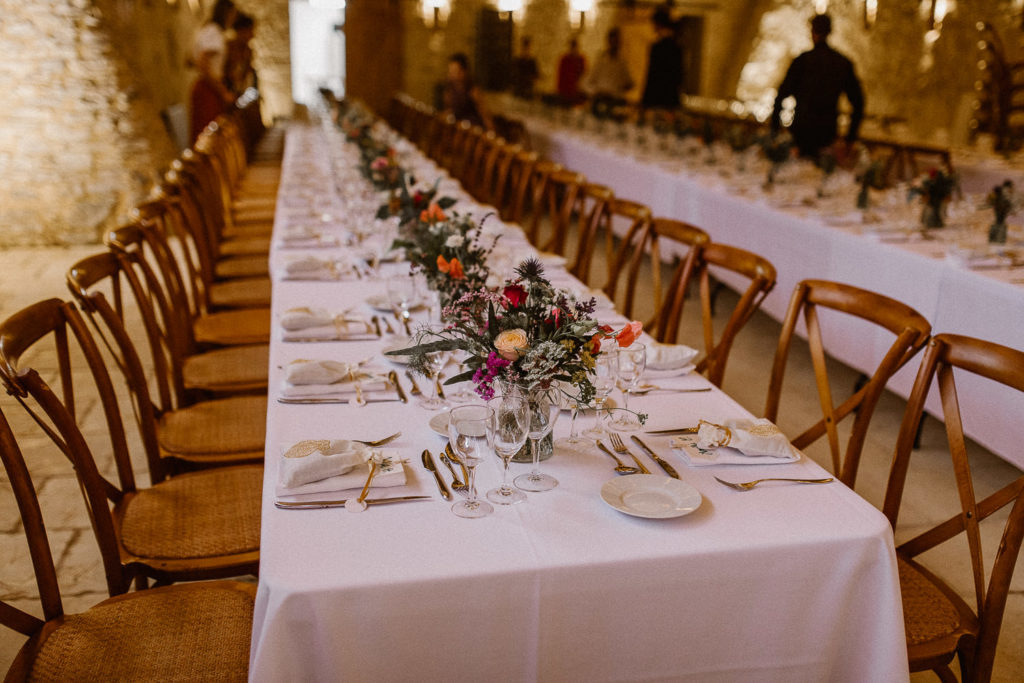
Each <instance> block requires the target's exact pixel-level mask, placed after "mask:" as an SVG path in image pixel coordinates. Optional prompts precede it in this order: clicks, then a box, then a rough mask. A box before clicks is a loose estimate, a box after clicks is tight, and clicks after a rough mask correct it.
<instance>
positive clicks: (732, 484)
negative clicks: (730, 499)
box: [715, 477, 833, 491]
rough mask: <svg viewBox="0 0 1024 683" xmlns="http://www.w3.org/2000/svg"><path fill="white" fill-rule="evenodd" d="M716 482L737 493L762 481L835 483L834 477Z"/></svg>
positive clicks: (773, 478)
mask: <svg viewBox="0 0 1024 683" xmlns="http://www.w3.org/2000/svg"><path fill="white" fill-rule="evenodd" d="M715 481H717V482H718V483H719V484H725V485H726V486H728V487H729V488H731V489H736V490H737V491H749V490H750V489H752V488H754V487H755V486H757V485H758V484H760V483H761V482H762V481H790V482H793V483H795V484H827V483H829V482H830V481H833V479H832V477H829V478H828V479H787V478H785V477H766V478H765V479H755V480H754V481H725V480H724V479H719V478H718V477H715Z"/></svg>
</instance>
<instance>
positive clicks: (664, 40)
mask: <svg viewBox="0 0 1024 683" xmlns="http://www.w3.org/2000/svg"><path fill="white" fill-rule="evenodd" d="M651 22H652V23H653V24H654V30H655V31H656V32H657V34H658V40H657V42H655V43H654V44H653V45H651V56H650V60H649V61H648V63H647V83H646V85H645V86H644V94H643V99H642V100H641V102H640V104H641V106H642V107H643V108H644V109H669V110H675V109H678V108H679V92H680V90H681V89H682V87H683V50H682V48H680V47H679V43H678V42H676V28H675V26H674V25H673V23H672V17H670V16H669V13H668V10H667V9H665V8H664V7H659V8H658V9H656V10H655V11H654V15H653V16H652V17H651Z"/></svg>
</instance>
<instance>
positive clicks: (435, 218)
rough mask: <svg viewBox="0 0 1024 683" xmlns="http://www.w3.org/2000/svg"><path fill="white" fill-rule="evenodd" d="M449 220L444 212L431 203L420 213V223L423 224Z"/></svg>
mask: <svg viewBox="0 0 1024 683" xmlns="http://www.w3.org/2000/svg"><path fill="white" fill-rule="evenodd" d="M446 220H448V217H447V216H445V215H444V211H442V210H441V207H440V206H438V205H437V204H435V203H433V202H431V204H430V206H428V207H427V208H426V209H424V210H423V211H420V222H421V223H440V222H441V221H446Z"/></svg>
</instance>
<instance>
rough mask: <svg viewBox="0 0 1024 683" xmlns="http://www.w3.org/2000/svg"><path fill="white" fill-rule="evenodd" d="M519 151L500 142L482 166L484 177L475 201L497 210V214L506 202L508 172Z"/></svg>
mask: <svg viewBox="0 0 1024 683" xmlns="http://www.w3.org/2000/svg"><path fill="white" fill-rule="evenodd" d="M520 151H522V148H520V147H519V145H510V144H508V143H507V142H505V141H504V140H501V141H499V144H498V145H497V147H496V148H495V149H494V151H493V152H492V153H491V158H490V159H489V160H488V162H487V164H485V166H484V175H483V178H482V179H481V182H480V189H479V192H480V195H479V197H477V199H479V200H480V201H481V202H483V203H485V204H490V205H491V206H493V207H494V208H495V209H498V210H499V213H500V212H501V211H500V209H501V206H502V204H503V203H504V202H505V201H506V200H505V196H506V194H508V192H509V187H508V185H509V182H508V177H509V175H508V174H509V170H510V169H511V167H512V162H513V161H514V160H515V158H516V155H517V154H519V152H520Z"/></svg>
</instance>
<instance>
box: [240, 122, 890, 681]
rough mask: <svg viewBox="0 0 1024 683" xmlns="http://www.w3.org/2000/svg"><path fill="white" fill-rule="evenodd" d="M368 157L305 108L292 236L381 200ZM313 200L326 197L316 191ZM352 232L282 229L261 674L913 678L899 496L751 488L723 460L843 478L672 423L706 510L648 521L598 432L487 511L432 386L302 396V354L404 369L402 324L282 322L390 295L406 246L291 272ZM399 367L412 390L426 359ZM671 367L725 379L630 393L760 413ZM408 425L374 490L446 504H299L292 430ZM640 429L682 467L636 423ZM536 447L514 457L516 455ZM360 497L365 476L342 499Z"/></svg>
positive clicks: (677, 463)
mask: <svg viewBox="0 0 1024 683" xmlns="http://www.w3.org/2000/svg"><path fill="white" fill-rule="evenodd" d="M405 153H406V154H411V152H409V151H408V150H405ZM350 160H351V151H350V150H347V149H346V148H345V145H344V142H343V139H342V136H341V135H340V134H339V133H338V132H337V131H336V130H334V129H332V128H329V127H324V128H321V127H317V126H310V125H295V126H293V127H292V128H291V129H290V130H289V132H288V137H287V144H286V150H285V159H284V172H283V177H282V187H281V194H280V198H279V208H278V214H277V219H276V220H277V225H276V234H278V235H280V232H281V229H282V227H283V226H284V225H285V224H286V223H287V222H288V221H289V220H295V219H296V216H297V215H299V214H300V213H304V214H306V215H307V216H314V217H317V220H322V221H323V224H324V225H328V224H329V223H330V220H331V219H332V217H333V218H334V219H338V218H339V216H340V215H341V214H345V213H346V207H351V206H352V205H353V204H355V203H358V200H359V199H358V195H359V194H360V192H359V191H358V190H357V189H356V188H354V185H356V184H358V183H357V182H356V181H355V180H352V179H351V178H350V177H348V176H346V177H344V178H340V177H338V176H337V173H338V172H339V164H343V163H344V162H346V161H350ZM332 174H334V175H333V176H332ZM332 177H333V178H336V179H337V182H335V181H332V180H331V178H332ZM356 180H359V179H356ZM303 187H305V188H306V190H305V191H304V190H303ZM303 198H305V199H304V201H305V202H306V203H308V209H312V210H311V211H310V210H308V209H307V210H306V211H303V210H302V206H303ZM364 199H365V196H364ZM460 202H462V203H463V206H467V207H469V208H470V209H471V210H474V211H479V209H478V208H475V207H473V206H472V204H471V203H469V202H468V201H463V200H460ZM364 206H365V202H364ZM350 218H353V217H352V216H351V215H348V216H346V219H350ZM354 219H355V220H359V218H358V217H355V218H354ZM505 230H506V234H505V236H504V237H503V238H502V240H503V241H505V248H506V249H509V250H510V251H514V252H515V255H516V257H517V258H518V257H521V256H525V255H527V254H530V253H534V252H533V250H532V248H531V247H530V246H529V245H528V244H527V243H526V241H525V238H524V237H523V235H522V232H521V231H519V230H518V229H517V228H515V227H514V226H506V228H505ZM348 250H349V248H347V247H343V246H339V247H330V246H327V247H321V248H318V249H316V250H308V251H305V250H303V249H299V248H282V245H281V243H280V241H279V240H278V241H277V242H276V243H275V246H274V248H273V250H272V255H271V266H272V271H273V273H274V278H275V281H274V288H273V311H272V315H273V320H274V321H275V329H274V336H273V341H272V342H271V360H270V363H271V366H270V392H269V393H270V396H269V397H270V402H269V410H268V424H267V451H266V474H265V483H264V500H263V509H262V538H261V560H260V575H259V589H258V596H257V602H256V612H255V619H254V626H253V640H252V654H251V668H250V678H251V679H252V680H254V681H280V680H303V681H312V680H386V681H391V680H516V681H532V680H587V681H602V680H619V681H621V680H639V679H644V680H655V679H656V680H700V681H708V680H736V679H748V680H758V681H787V682H788V681H793V680H836V681H864V680H873V681H882V680H885V681H899V680H906V679H907V678H908V676H907V660H906V647H905V644H904V634H903V619H902V611H901V602H900V592H899V583H898V577H897V570H896V562H895V554H894V549H893V542H892V534H891V531H890V529H889V527H888V524H887V522H886V520H885V518H884V517H883V516H882V515H881V513H880V512H879V511H878V510H876V509H875V508H873V507H872V506H871V505H870V504H868V503H867V502H866V501H864V500H863V499H861V498H860V497H859V496H857V495H856V494H855V493H854V492H852V491H850V490H849V489H847V488H846V487H844V486H842V485H841V484H838V483H835V482H833V483H830V484H824V485H768V486H764V487H761V488H758V489H756V490H754V491H749V492H739V491H734V490H731V489H729V488H726V487H725V486H722V485H721V484H719V483H718V482H716V481H715V480H714V476H715V475H718V476H720V477H722V478H723V479H730V480H733V481H747V480H751V479H756V478H759V477H764V476H784V477H811V478H814V477H822V476H827V475H826V474H824V473H823V471H822V469H821V468H820V467H818V466H817V465H816V464H814V463H813V462H811V461H810V460H808V459H807V458H801V459H800V461H799V462H795V463H791V464H785V465H742V466H723V465H716V466H710V467H688V466H687V465H686V464H684V462H683V460H682V459H681V458H680V457H679V456H678V455H677V454H676V453H674V452H673V451H672V450H670V448H669V440H670V437H667V436H660V435H647V434H644V435H643V439H644V440H645V441H646V442H647V443H648V444H649V445H650V446H651V447H652V448H654V449H655V450H656V451H657V452H658V453H659V454H660V455H661V456H662V457H663V458H664V459H665V460H667V461H669V462H670V463H671V465H672V466H673V467H675V469H677V470H678V471H679V473H680V475H681V477H682V481H683V482H685V483H686V484H688V485H690V486H692V487H693V488H695V489H696V491H697V492H698V493H699V503H700V504H699V507H697V509H696V510H694V511H693V512H691V513H689V514H686V515H681V516H678V517H673V518H668V519H645V518H643V517H640V516H630V515H626V514H623V513H622V512H620V511H619V510H617V509H613V507H611V506H610V504H608V503H606V502H605V501H604V500H603V499H602V495H601V491H602V487H603V486H604V485H605V484H606V482H609V481H610V480H615V481H618V482H623V481H626V479H627V478H625V477H622V478H617V477H618V475H617V474H616V473H615V471H614V469H613V467H614V463H613V462H612V459H611V458H609V457H608V456H607V455H604V454H602V453H601V452H599V451H598V450H597V449H596V448H594V447H593V446H592V444H587V445H586V446H585V447H582V448H578V449H574V450H569V449H565V448H561V447H559V448H558V449H557V450H556V453H555V455H554V457H552V458H551V459H549V460H546V461H544V462H543V463H542V464H541V469H542V471H544V472H546V473H549V474H551V475H554V476H555V477H556V478H557V479H558V481H559V485H558V487H557V488H556V489H554V490H553V491H549V492H544V493H531V494H528V498H527V500H526V501H525V502H524V503H522V504H518V505H514V506H504V507H502V506H496V507H497V508H498V509H496V510H495V511H494V513H493V514H491V515H489V516H487V517H484V518H482V519H473V520H468V519H462V518H459V517H457V516H455V515H454V514H452V512H451V510H450V506H451V502H447V501H443V500H442V499H441V497H440V495H439V494H438V489H437V487H436V485H435V482H434V479H433V477H432V475H430V473H428V472H427V471H426V470H425V469H424V468H423V467H422V465H421V464H420V454H421V452H422V451H423V450H424V449H428V450H430V451H431V452H432V453H433V454H434V457H435V460H436V456H437V454H438V453H439V451H440V450H441V449H442V448H443V446H444V444H445V441H446V440H445V438H443V437H442V436H439V435H438V434H437V433H435V432H434V431H433V430H432V428H431V426H430V421H431V419H432V418H434V417H435V416H437V415H439V413H437V412H431V411H428V410H426V409H424V408H422V407H420V406H419V405H418V404H417V403H416V401H415V399H413V400H411V401H410V402H408V403H402V402H382V403H369V404H367V405H364V406H358V405H354V404H353V405H345V404H310V405H285V404H282V403H278V402H277V401H276V400H275V399H276V398H277V397H278V396H279V394H280V391H281V386H282V380H283V377H284V373H285V370H284V368H285V366H286V365H287V364H288V363H289V362H290V361H293V360H295V359H297V358H306V359H321V358H323V359H336V360H342V361H357V360H362V359H365V358H373V359H374V360H373V361H371V362H374V363H380V364H383V365H385V366H388V365H389V361H387V360H385V358H384V357H383V356H381V355H380V354H381V351H382V350H383V349H385V348H387V347H389V346H390V345H392V344H393V342H392V341H390V340H389V339H388V338H387V336H385V337H384V338H382V339H366V340H362V341H346V342H327V343H317V342H310V343H289V342H284V341H282V340H281V337H280V330H279V329H278V328H277V325H276V323H277V321H279V320H280V317H281V315H282V313H283V312H284V311H286V310H288V309H291V308H294V307H298V306H320V307H325V308H333V309H336V310H341V309H350V310H353V311H362V312H363V313H364V314H365V315H367V316H369V315H371V314H372V313H373V310H372V309H371V308H370V306H369V305H368V304H367V303H366V302H367V299H368V298H372V297H375V296H376V297H380V296H381V295H382V294H383V293H384V292H385V282H386V278H388V277H393V276H397V275H399V274H401V273H402V272H407V268H408V266H407V265H405V264H382V265H381V270H380V273H379V277H369V276H367V275H366V274H363V275H361V276H360V277H359V278H358V279H357V278H355V277H351V278H344V279H340V280H324V281H305V280H289V279H284V278H282V277H281V272H282V268H283V267H284V266H285V264H286V263H287V262H288V261H289V260H291V259H295V258H298V257H300V256H302V255H304V254H315V255H322V256H331V255H344V254H345V253H346V252H347V251H348ZM548 273H549V275H551V276H552V279H553V281H554V282H555V283H556V284H558V285H560V286H575V287H577V288H579V283H575V282H574V281H572V279H571V278H570V277H569V276H568V275H567V274H565V273H564V270H562V269H561V268H560V267H559V266H558V265H557V263H554V262H550V261H549V262H548ZM383 315H388V316H389V317H390V314H387V313H384V314H383ZM418 315H422V314H418ZM609 322H612V323H616V322H621V318H616V319H610V320H609ZM392 324H393V325H394V324H397V323H395V322H394V321H393V318H392ZM393 367H394V368H395V369H397V370H398V375H399V379H400V382H401V383H402V385H403V387H404V389H405V391H406V392H407V393H408V392H409V390H410V389H411V385H410V384H409V382H408V380H407V379H406V377H405V375H404V373H403V372H402V366H400V365H394V366H393ZM657 383H658V384H659V385H661V386H663V387H666V388H672V389H709V390H708V391H702V392H699V393H669V392H661V393H650V394H647V395H645V396H637V397H635V398H633V399H632V400H631V402H630V406H631V407H635V408H637V409H638V410H641V411H644V412H646V413H648V414H649V415H650V420H649V422H648V425H647V428H649V429H658V428H670V427H677V426H681V425H694V424H696V423H697V420H698V419H700V418H704V419H708V420H712V421H721V420H725V419H728V418H743V417H749V415H748V413H747V412H746V411H745V410H744V409H743V408H742V407H740V406H739V405H738V404H737V403H735V402H734V401H733V400H732V399H730V398H729V397H728V396H726V395H725V394H724V393H722V392H721V391H719V390H717V389H715V388H713V387H710V385H709V384H708V383H707V381H706V380H705V379H704V378H702V377H700V376H698V375H695V374H692V373H690V374H683V375H678V376H674V377H665V378H659V379H658V380H657ZM424 389H425V390H426V386H425V385H424ZM353 403H354V402H353ZM580 419H581V420H586V421H588V422H589V421H590V420H592V419H593V418H592V416H591V415H589V414H588V415H586V416H583V417H581V418H580ZM568 428H569V417H568V414H564V415H563V416H562V417H561V418H560V419H559V421H558V422H557V424H556V427H555V435H556V436H557V437H564V436H565V435H566V434H567V432H568ZM399 430H400V431H401V432H402V436H401V437H400V438H399V439H397V440H396V441H394V442H393V443H391V444H389V445H388V448H390V449H393V450H392V451H391V452H392V453H393V454H394V455H395V457H396V458H399V459H405V460H406V461H407V462H406V463H405V464H404V465H403V468H404V471H405V475H406V484H405V485H404V486H397V487H393V488H374V489H371V497H377V496H380V497H388V496H396V495H429V496H431V497H432V499H431V500H428V501H425V502H409V503H404V504H394V505H381V506H371V507H370V508H369V509H368V510H367V511H365V512H363V513H361V514H354V513H351V512H348V511H346V510H345V509H343V508H340V509H323V510H281V509H278V508H276V507H275V505H274V503H275V498H276V486H277V477H278V471H279V468H280V465H281V461H282V452H283V450H284V449H286V448H288V446H289V445H291V444H295V443H296V442H298V441H300V440H303V439H337V438H357V439H373V438H376V437H380V436H384V435H387V434H391V433H393V432H395V431H399ZM626 443H627V444H629V445H630V447H631V448H632V450H633V452H634V453H635V454H636V455H637V457H639V458H641V459H643V461H644V462H646V463H647V465H648V467H650V469H651V470H652V472H656V473H658V474H661V472H660V470H659V468H658V467H657V466H656V465H655V464H654V462H653V461H651V460H650V459H648V458H647V457H646V456H645V455H643V453H642V452H641V451H640V450H639V449H637V448H635V447H634V445H633V444H632V442H631V441H630V440H629V439H628V438H627V439H626ZM527 467H528V466H526V465H515V464H513V466H512V469H513V472H512V474H520V473H522V472H524V471H526V468H527ZM441 473H442V475H443V476H444V478H445V479H446V480H448V481H449V482H450V481H451V479H450V477H449V476H448V474H447V472H446V471H445V470H444V469H442V470H441ZM499 481H500V462H499V461H498V460H497V458H494V457H493V456H489V457H488V458H487V459H485V461H484V462H483V464H482V465H481V466H480V467H479V468H478V489H479V490H480V491H481V492H482V491H486V490H487V489H490V488H492V487H494V486H496V485H497V484H498V483H499ZM358 493H359V489H358V488H356V489H354V490H349V491H344V492H341V493H339V494H338V495H337V496H336V497H339V498H340V497H351V496H355V495H358ZM319 497H321V498H322V497H324V494H321V495H320V496H319ZM455 499H456V500H457V499H458V494H456V495H455Z"/></svg>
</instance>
